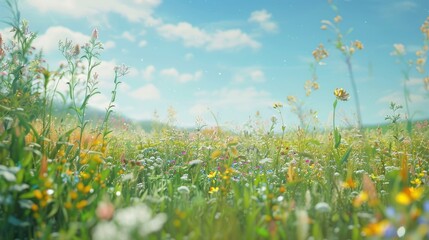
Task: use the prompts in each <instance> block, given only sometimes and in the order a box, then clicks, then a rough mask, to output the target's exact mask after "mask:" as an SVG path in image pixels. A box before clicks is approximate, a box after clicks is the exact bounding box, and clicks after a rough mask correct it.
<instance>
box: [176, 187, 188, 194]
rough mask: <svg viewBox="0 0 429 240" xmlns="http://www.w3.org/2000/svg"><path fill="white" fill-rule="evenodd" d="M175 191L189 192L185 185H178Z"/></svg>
mask: <svg viewBox="0 0 429 240" xmlns="http://www.w3.org/2000/svg"><path fill="white" fill-rule="evenodd" d="M177 191H178V192H179V193H182V194H189V193H190V192H191V191H190V190H189V188H188V187H187V186H180V187H178V188H177Z"/></svg>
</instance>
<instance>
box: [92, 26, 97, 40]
mask: <svg viewBox="0 0 429 240" xmlns="http://www.w3.org/2000/svg"><path fill="white" fill-rule="evenodd" d="M91 38H92V39H94V40H96V39H98V30H97V29H96V28H94V30H92V35H91Z"/></svg>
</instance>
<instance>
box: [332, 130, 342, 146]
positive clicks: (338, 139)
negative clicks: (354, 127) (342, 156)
mask: <svg viewBox="0 0 429 240" xmlns="http://www.w3.org/2000/svg"><path fill="white" fill-rule="evenodd" d="M334 140H335V148H338V147H339V146H340V144H341V134H340V132H339V131H338V128H335V131H334Z"/></svg>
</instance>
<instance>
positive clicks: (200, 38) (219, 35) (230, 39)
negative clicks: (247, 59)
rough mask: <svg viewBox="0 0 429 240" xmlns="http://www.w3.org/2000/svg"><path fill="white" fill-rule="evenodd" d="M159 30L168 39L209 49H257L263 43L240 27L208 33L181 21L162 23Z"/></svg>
mask: <svg viewBox="0 0 429 240" xmlns="http://www.w3.org/2000/svg"><path fill="white" fill-rule="evenodd" d="M157 30H158V33H159V34H160V35H161V36H162V37H164V38H166V39H168V40H182V41H183V44H184V45H185V46H186V47H197V48H205V49H206V50H209V51H211V50H224V49H232V48H242V47H250V48H254V49H256V48H259V47H260V45H261V44H260V43H259V42H257V41H255V40H253V39H252V38H251V37H250V36H249V35H247V34H246V33H243V32H242V31H241V30H240V29H231V30H225V31H221V30H218V31H216V32H214V33H208V32H206V31H204V30H202V29H200V28H198V27H194V26H192V25H191V24H190V23H188V22H180V23H178V24H165V25H162V26H160V27H158V29H157Z"/></svg>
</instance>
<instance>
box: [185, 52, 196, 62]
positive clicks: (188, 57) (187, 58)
mask: <svg viewBox="0 0 429 240" xmlns="http://www.w3.org/2000/svg"><path fill="white" fill-rule="evenodd" d="M193 58H194V54H192V53H187V54H186V55H185V60H186V61H191V60H192V59H193Z"/></svg>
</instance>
